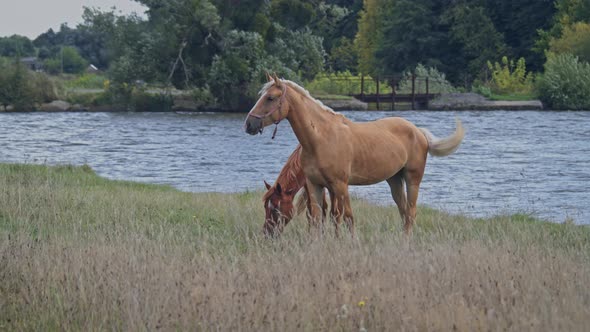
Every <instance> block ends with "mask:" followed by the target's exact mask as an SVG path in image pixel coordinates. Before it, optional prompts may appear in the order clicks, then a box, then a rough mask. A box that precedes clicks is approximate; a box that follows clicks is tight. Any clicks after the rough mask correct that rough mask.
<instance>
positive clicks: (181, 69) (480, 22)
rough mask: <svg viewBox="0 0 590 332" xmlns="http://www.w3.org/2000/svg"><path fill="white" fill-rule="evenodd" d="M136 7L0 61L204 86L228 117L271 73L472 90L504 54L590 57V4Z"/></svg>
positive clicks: (312, 0)
mask: <svg viewBox="0 0 590 332" xmlns="http://www.w3.org/2000/svg"><path fill="white" fill-rule="evenodd" d="M135 1H137V2H139V3H141V4H142V5H144V6H145V7H146V9H147V10H146V16H145V17H140V16H137V15H120V14H118V13H117V11H116V10H115V9H114V8H113V9H111V10H107V11H101V10H97V9H94V8H86V9H85V10H84V14H83V23H81V24H79V25H78V26H76V27H75V28H71V27H68V26H67V25H65V24H64V25H62V26H61V28H60V29H59V31H53V30H52V29H49V30H48V31H47V32H45V33H43V34H41V35H39V36H38V37H37V38H36V39H34V40H29V39H28V38H26V37H22V36H12V37H6V38H0V56H4V57H16V56H19V57H27V56H36V57H38V58H39V59H40V61H43V62H44V64H45V67H46V68H47V71H49V72H50V73H59V72H72V73H75V72H80V71H82V70H84V68H85V67H86V66H87V65H88V64H94V65H95V66H97V67H98V68H99V69H102V70H105V71H106V72H107V73H108V76H109V79H110V81H111V86H113V87H117V86H118V85H127V84H131V83H132V82H135V81H137V80H142V81H146V82H148V83H158V84H164V85H171V86H174V87H176V88H180V89H199V91H205V92H206V93H207V94H210V95H212V96H213V98H214V99H215V100H216V101H217V102H218V103H219V104H220V105H223V106H224V107H227V108H232V109H238V108H239V107H240V106H243V105H246V104H249V103H251V101H252V99H253V98H255V96H256V93H257V90H258V89H259V87H260V83H261V82H262V81H263V80H264V77H265V76H264V75H265V71H271V72H277V73H279V74H280V75H281V76H284V77H286V78H289V79H292V80H295V81H299V82H309V81H311V80H313V79H314V77H316V76H317V75H318V74H323V75H325V74H326V73H335V72H350V73H352V74H362V75H370V76H372V77H379V76H388V75H397V74H401V73H404V72H407V71H412V70H415V68H416V67H417V66H418V65H423V66H426V67H427V68H435V69H437V70H438V71H439V72H442V73H445V74H446V77H447V78H448V80H449V81H450V82H451V83H452V84H453V85H455V86H458V87H463V88H466V89H469V88H471V86H473V85H474V84H479V83H480V82H485V81H487V80H490V79H491V77H492V72H493V70H494V69H493V66H491V65H490V63H492V64H493V63H496V62H501V61H502V59H503V58H508V59H513V60H514V63H516V62H517V61H516V60H518V59H523V60H522V61H524V63H526V68H527V70H528V71H533V72H539V73H540V72H543V71H544V65H546V62H547V61H548V54H562V53H568V54H572V55H573V56H574V57H575V58H576V59H577V60H578V61H581V62H582V63H587V62H588V61H590V25H589V23H590V2H589V1H580V0H557V1H554V0H521V1H511V0H324V1H319V0H308V1H303V0H270V1H269V0H239V1H229V0H167V1H158V0H135ZM551 56H552V55H551Z"/></svg>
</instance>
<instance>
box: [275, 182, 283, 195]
mask: <svg viewBox="0 0 590 332" xmlns="http://www.w3.org/2000/svg"><path fill="white" fill-rule="evenodd" d="M275 190H276V191H277V193H278V194H279V195H280V194H281V193H282V191H283V188H281V184H280V183H277V187H276V189H275Z"/></svg>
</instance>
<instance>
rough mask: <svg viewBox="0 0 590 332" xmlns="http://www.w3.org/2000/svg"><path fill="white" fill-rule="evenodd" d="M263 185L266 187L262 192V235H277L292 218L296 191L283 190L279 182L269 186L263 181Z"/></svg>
mask: <svg viewBox="0 0 590 332" xmlns="http://www.w3.org/2000/svg"><path fill="white" fill-rule="evenodd" d="M264 185H265V186H266V189H267V192H266V194H264V211H265V219H264V227H263V231H264V235H266V236H271V237H272V236H278V235H280V234H281V232H282V231H283V227H285V225H287V224H288V223H289V221H291V219H292V218H293V213H294V210H293V199H294V197H295V194H296V193H295V190H294V189H287V190H283V188H282V187H281V184H280V183H277V184H276V185H275V186H271V185H270V184H268V183H266V181H264Z"/></svg>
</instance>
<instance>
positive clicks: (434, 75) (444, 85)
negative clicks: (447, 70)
mask: <svg viewBox="0 0 590 332" xmlns="http://www.w3.org/2000/svg"><path fill="white" fill-rule="evenodd" d="M414 74H415V75H416V82H415V91H416V92H417V93H418V92H421V93H422V92H426V79H427V78H428V91H429V92H430V93H450V92H455V91H456V89H455V88H454V87H453V85H452V84H451V83H450V82H449V81H447V78H446V76H445V74H444V73H441V72H439V71H438V70H437V69H436V68H433V67H430V68H426V67H424V66H423V65H422V64H418V65H417V66H416V69H415V70H414ZM397 92H398V93H411V92H412V72H410V71H407V72H405V73H404V77H403V79H402V80H401V81H400V82H399V84H398V88H397Z"/></svg>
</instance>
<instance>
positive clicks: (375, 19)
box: [354, 0, 394, 76]
mask: <svg viewBox="0 0 590 332" xmlns="http://www.w3.org/2000/svg"><path fill="white" fill-rule="evenodd" d="M393 4H394V0H364V1H363V9H362V11H361V12H360V18H359V21H358V32H357V34H356V36H355V39H354V46H355V48H356V50H357V54H358V71H359V72H360V73H361V74H365V75H371V76H377V72H378V65H377V58H376V52H377V49H378V47H379V44H380V43H381V36H382V35H383V12H384V11H383V8H388V7H389V6H393Z"/></svg>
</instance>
